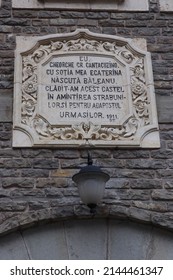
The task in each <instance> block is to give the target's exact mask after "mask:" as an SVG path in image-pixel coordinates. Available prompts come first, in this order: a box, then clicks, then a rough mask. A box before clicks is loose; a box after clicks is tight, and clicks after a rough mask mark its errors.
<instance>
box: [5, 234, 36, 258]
mask: <svg viewBox="0 0 173 280" xmlns="http://www.w3.org/2000/svg"><path fill="white" fill-rule="evenodd" d="M0 259H1V260H29V259H30V258H29V255H28V252H27V249H26V246H25V243H24V241H23V238H22V235H21V234H20V233H19V232H15V233H12V234H10V235H9V236H8V235H7V236H4V237H1V239H0Z"/></svg>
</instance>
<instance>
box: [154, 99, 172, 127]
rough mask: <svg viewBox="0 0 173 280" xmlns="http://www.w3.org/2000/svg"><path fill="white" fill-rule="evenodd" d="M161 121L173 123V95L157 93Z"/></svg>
mask: <svg viewBox="0 0 173 280" xmlns="http://www.w3.org/2000/svg"><path fill="white" fill-rule="evenodd" d="M156 102H157V111H158V119H159V123H173V114H172V112H173V96H164V95H156Z"/></svg>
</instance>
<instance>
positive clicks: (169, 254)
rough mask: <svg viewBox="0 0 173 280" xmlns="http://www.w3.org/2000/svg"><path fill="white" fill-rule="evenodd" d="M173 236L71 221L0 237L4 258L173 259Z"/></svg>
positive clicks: (108, 222) (132, 226)
mask: <svg viewBox="0 0 173 280" xmlns="http://www.w3.org/2000/svg"><path fill="white" fill-rule="evenodd" d="M172 243H173V233H172V232H169V231H166V230H163V229H159V228H156V227H153V226H150V225H143V224H137V223H133V222H130V221H125V220H124V221H118V220H115V219H94V220H88V219H86V220H71V221H67V220H66V221H60V222H56V223H52V224H47V225H41V226H37V227H33V228H30V229H25V230H21V231H16V232H14V233H11V234H8V235H6V236H4V237H1V238H0V259H1V260H3V259H4V260H5V259H11V260H14V259H20V260H26V259H34V260H41V259H42V260H46V259H49V260H60V259H64V260H65V259H71V260H83V259H85V260H90V259H93V260H94V259H95V260H101V259H103V260H104V259H112V260H116V259H119V260H123V259H126V260H128V259H129V260H133V259H138V260H142V259H157V260H159V259H165V260H173V246H172Z"/></svg>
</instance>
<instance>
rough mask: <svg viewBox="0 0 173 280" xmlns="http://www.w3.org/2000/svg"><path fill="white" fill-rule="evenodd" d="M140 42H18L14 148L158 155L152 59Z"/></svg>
mask: <svg viewBox="0 0 173 280" xmlns="http://www.w3.org/2000/svg"><path fill="white" fill-rule="evenodd" d="M139 41H140V40H138V41H137V40H136V44H134V41H132V40H129V39H123V38H119V37H115V36H109V35H100V34H95V33H91V32H89V31H88V30H85V29H84V30H83V29H80V30H76V31H75V32H73V33H70V34H61V35H54V36H46V37H41V38H40V37H39V38H38V37H17V50H16V64H15V92H14V127H13V146H14V147H37V146H38V147H39V146H40V147H44V146H48V147H49V146H50V147H53V146H61V147H68V146H72V147H79V146H82V145H86V144H90V145H92V146H96V147H115V146H120V147H159V145H160V142H159V133H158V123H157V114H156V103H155V94H154V86H153V76H152V67H151V59H150V54H149V53H148V52H146V51H144V50H141V49H140V48H138V47H137V46H138V45H139ZM137 42H138V43H137Z"/></svg>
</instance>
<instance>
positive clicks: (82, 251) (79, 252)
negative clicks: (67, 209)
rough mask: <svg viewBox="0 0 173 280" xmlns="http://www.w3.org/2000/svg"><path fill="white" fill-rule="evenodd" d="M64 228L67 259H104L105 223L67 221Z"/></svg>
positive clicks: (105, 245)
mask: <svg viewBox="0 0 173 280" xmlns="http://www.w3.org/2000/svg"><path fill="white" fill-rule="evenodd" d="M65 228H66V238H67V246H68V251H69V259H74V260H75V259H76V260H78V259H79V260H80V259H82V260H91V259H93V260H98V259H100V260H102V259H103V260H104V259H106V252H107V249H106V247H107V224H106V221H97V222H95V221H94V220H84V221H67V222H65ZM79 243H80V245H79Z"/></svg>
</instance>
